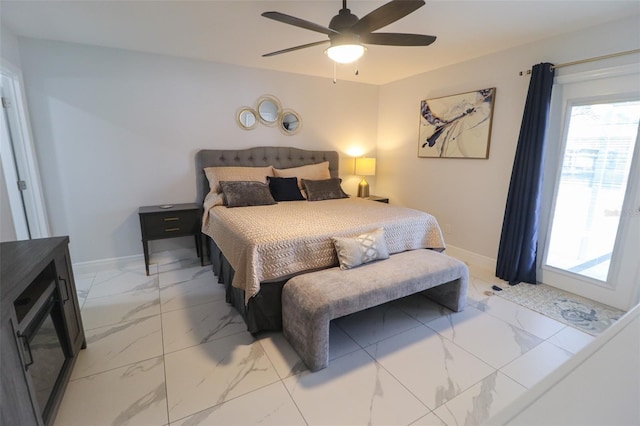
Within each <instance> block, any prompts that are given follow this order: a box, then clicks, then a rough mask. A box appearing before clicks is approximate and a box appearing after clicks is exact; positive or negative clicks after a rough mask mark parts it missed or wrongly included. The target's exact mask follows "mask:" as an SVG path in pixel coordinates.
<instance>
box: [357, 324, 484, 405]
mask: <svg viewBox="0 0 640 426" xmlns="http://www.w3.org/2000/svg"><path fill="white" fill-rule="evenodd" d="M365 350H366V351H367V352H368V353H369V354H370V355H371V356H372V357H374V358H375V359H376V361H378V362H379V363H380V364H382V366H383V367H384V368H385V369H386V370H387V371H389V372H390V373H391V374H392V375H393V376H394V377H395V378H396V379H398V380H399V381H400V382H401V383H402V384H403V385H404V386H405V387H406V388H407V389H409V391H411V393H412V394H414V395H415V396H417V397H418V399H420V400H421V401H422V402H423V403H424V404H425V405H426V406H427V407H428V408H430V409H431V410H433V409H435V408H437V407H439V406H440V405H442V404H444V403H445V402H447V401H449V400H451V399H453V398H455V397H456V395H458V394H460V393H461V392H463V391H464V390H466V389H467V388H469V387H471V386H472V385H473V384H475V383H477V382H478V381H480V380H481V379H483V378H484V377H486V376H488V375H490V374H492V373H493V372H494V371H495V369H494V368H492V367H490V366H489V365H487V364H486V363H484V362H483V361H481V360H480V359H478V358H476V357H474V356H473V355H471V354H470V353H469V352H467V351H465V350H463V349H461V348H460V347H458V346H456V345H455V344H454V343H453V342H451V341H450V340H447V339H445V338H444V337H442V336H440V335H439V334H438V333H436V332H435V331H433V330H431V329H429V328H427V327H425V326H421V327H417V328H413V329H411V330H408V331H405V332H404V333H400V334H398V335H396V336H393V337H390V338H388V339H385V340H383V341H381V342H378V343H376V344H374V345H371V346H368V347H366V348H365Z"/></svg>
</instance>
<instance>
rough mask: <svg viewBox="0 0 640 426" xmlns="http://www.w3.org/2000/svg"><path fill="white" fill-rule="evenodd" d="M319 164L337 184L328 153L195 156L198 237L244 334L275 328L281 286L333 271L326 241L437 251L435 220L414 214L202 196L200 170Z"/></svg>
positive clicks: (205, 182)
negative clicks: (369, 239) (355, 239)
mask: <svg viewBox="0 0 640 426" xmlns="http://www.w3.org/2000/svg"><path fill="white" fill-rule="evenodd" d="M321 164H322V167H326V168H327V169H328V172H327V173H328V174H327V177H331V178H337V177H338V170H339V160H338V153H337V152H335V151H310V150H302V149H297V148H286V147H257V148H250V149H243V150H201V151H199V152H198V153H197V154H196V170H197V190H198V197H199V198H198V201H199V202H200V203H203V205H204V211H205V213H204V216H203V228H202V231H203V234H205V235H206V236H207V249H208V250H207V251H208V255H209V258H210V260H211V264H212V268H213V272H214V274H215V275H216V276H217V277H218V281H219V282H220V283H222V284H223V285H224V286H225V290H226V299H227V302H229V303H231V304H232V305H233V306H234V307H235V308H236V309H237V310H238V311H239V312H240V313H241V314H242V316H243V318H244V320H245V322H246V323H247V328H248V330H249V331H250V332H251V333H258V332H260V331H267V330H280V329H282V313H281V303H280V297H281V293H282V287H283V286H284V285H285V283H286V281H287V280H288V279H290V278H291V277H293V276H296V275H299V274H303V273H306V272H310V271H315V270H320V269H326V268H330V267H334V266H336V265H338V260H337V256H336V253H335V249H334V247H333V243H332V240H331V238H332V237H343V236H353V235H358V234H359V233H362V232H368V231H371V230H373V229H379V228H383V229H384V231H385V238H386V241H387V244H388V249H389V252H390V253H391V254H393V253H398V252H402V251H406V250H414V249H422V248H430V249H436V250H440V251H441V250H443V249H444V241H443V238H442V233H441V231H440V228H439V226H438V223H437V221H436V220H435V218H434V217H433V216H431V215H429V214H428V213H425V212H421V211H418V210H413V209H407V208H403V207H398V206H393V205H388V204H383V203H377V202H372V201H369V200H364V199H358V198H351V197H350V198H340V199H327V200H323V201H314V202H311V201H306V200H299V201H286V202H278V203H276V204H270V205H258V206H250V207H239V208H228V207H226V206H222V205H215V206H212V204H211V203H210V201H209V200H210V199H211V196H212V195H213V194H212V193H215V192H216V191H211V189H210V186H209V184H210V179H211V175H210V176H209V178H207V175H206V173H205V169H207V168H211V167H252V168H256V169H255V170H262V169H259V168H261V167H268V166H272V167H273V168H275V169H279V170H280V171H287V170H292V171H295V170H300V169H301V168H302V169H304V167H313V168H316V169H317V167H318V166H320V165H321ZM325 164H326V165H325ZM310 165H311V166H310ZM208 170H211V169H208ZM212 182H214V185H216V186H217V183H216V182H215V180H212Z"/></svg>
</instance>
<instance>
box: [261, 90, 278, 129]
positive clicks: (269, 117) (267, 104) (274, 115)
mask: <svg viewBox="0 0 640 426" xmlns="http://www.w3.org/2000/svg"><path fill="white" fill-rule="evenodd" d="M279 117H280V102H278V100H277V99H276V98H275V97H273V96H263V97H261V98H260V99H258V119H259V120H260V121H261V122H262V123H263V124H266V125H267V126H273V125H275V124H276V123H277V122H278V118H279Z"/></svg>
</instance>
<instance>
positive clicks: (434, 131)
mask: <svg viewBox="0 0 640 426" xmlns="http://www.w3.org/2000/svg"><path fill="white" fill-rule="evenodd" d="M495 94H496V88H495V87H492V88H490V89H482V90H476V91H474V92H468V93H461V94H459V95H452V96H445V97H442V98H435V99H427V100H423V101H421V103H420V131H419V139H418V157H437V158H489V140H490V138H491V122H492V120H493V102H494V98H495Z"/></svg>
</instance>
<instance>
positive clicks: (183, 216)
mask: <svg viewBox="0 0 640 426" xmlns="http://www.w3.org/2000/svg"><path fill="white" fill-rule="evenodd" d="M138 215H139V216H140V230H141V232H142V248H143V249H144V267H145V269H146V270H147V275H149V241H151V240H162V239H165V238H175V237H184V236H189V235H193V236H194V237H195V240H196V252H197V253H198V257H199V258H200V265H203V264H204V256H203V254H202V237H201V233H200V221H201V219H202V207H201V206H200V205H199V204H196V203H187V204H167V205H163V206H144V207H140V208H139V209H138Z"/></svg>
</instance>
